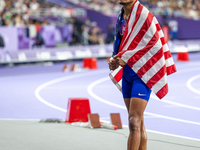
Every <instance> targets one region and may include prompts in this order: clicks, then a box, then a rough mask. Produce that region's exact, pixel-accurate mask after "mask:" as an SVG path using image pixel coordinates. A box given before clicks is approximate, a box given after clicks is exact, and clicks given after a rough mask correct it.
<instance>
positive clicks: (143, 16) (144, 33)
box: [109, 0, 176, 150]
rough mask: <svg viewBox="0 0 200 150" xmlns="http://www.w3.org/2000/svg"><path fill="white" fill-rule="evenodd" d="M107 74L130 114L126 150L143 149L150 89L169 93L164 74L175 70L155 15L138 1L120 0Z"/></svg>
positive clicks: (145, 146) (145, 145)
mask: <svg viewBox="0 0 200 150" xmlns="http://www.w3.org/2000/svg"><path fill="white" fill-rule="evenodd" d="M119 4H121V5H123V8H122V10H121V12H120V14H119V16H118V20H117V24H116V36H115V42H114V51H113V57H112V58H111V59H110V62H109V68H110V70H111V73H110V77H111V79H112V81H113V82H114V84H115V85H116V86H117V87H118V88H119V89H120V90H121V91H122V94H123V98H124V101H125V105H126V107H127V110H128V115H129V130H130V134H129V138H128V146H127V148H128V150H146V149H147V144H146V143H147V136H146V132H145V127H144V119H143V113H144V110H145V108H146V105H147V103H148V100H149V97H150V94H151V91H153V92H154V93H155V94H156V95H157V96H158V97H159V98H160V99H161V98H163V97H164V96H165V95H166V94H167V92H168V85H167V79H166V78H167V75H169V74H172V73H174V72H176V68H175V65H174V62H173V59H172V57H171V53H170V51H169V48H168V45H167V43H166V42H165V39H164V34H163V32H162V30H161V28H160V26H159V24H158V22H157V20H156V18H155V17H154V16H153V15H152V14H151V13H150V12H149V11H148V10H147V9H146V8H145V7H144V6H142V5H141V4H140V3H139V2H138V1H137V0H120V1H119Z"/></svg>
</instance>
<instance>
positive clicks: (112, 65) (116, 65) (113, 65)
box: [108, 59, 119, 70]
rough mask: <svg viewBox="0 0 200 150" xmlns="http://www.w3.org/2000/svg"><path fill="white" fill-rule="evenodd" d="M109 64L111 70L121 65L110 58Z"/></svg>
mask: <svg viewBox="0 0 200 150" xmlns="http://www.w3.org/2000/svg"><path fill="white" fill-rule="evenodd" d="M108 64H109V68H110V70H115V69H117V68H118V67H119V65H118V64H117V63H116V61H115V60H114V59H112V60H110V61H109V63H108Z"/></svg>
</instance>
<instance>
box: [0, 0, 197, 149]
mask: <svg viewBox="0 0 200 150" xmlns="http://www.w3.org/2000/svg"><path fill="white" fill-rule="evenodd" d="M117 1H118V0H0V84H1V86H0V91H1V93H2V94H1V95H0V139H1V140H0V145H1V146H0V149H1V148H2V150H5V149H6V150H12V149H30V150H34V149H38V148H37V147H35V145H37V144H38V145H39V149H45V150H46V149H53V150H54V149H61V148H63V147H64V146H65V145H66V142H67V141H68V144H69V145H71V144H72V145H73V146H72V147H73V148H72V149H73V150H74V149H84V148H82V145H84V144H86V147H87V146H88V147H90V146H91V147H92V148H88V149H91V150H93V149H97V148H94V147H98V145H100V146H102V145H103V146H104V147H105V148H104V149H109V150H110V149H112V148H109V146H107V145H106V144H105V145H104V144H102V143H106V142H107V144H108V145H109V144H111V145H112V144H113V143H114V145H115V147H116V149H125V148H124V147H125V146H126V138H127V137H126V136H124V135H125V133H126V132H128V129H127V128H126V131H123V130H122V131H119V133H118V134H115V135H114V134H113V135H112V136H111V135H109V136H108V138H105V137H104V136H105V135H108V133H110V134H112V133H111V132H107V131H105V132H104V131H103V132H99V131H97V132H98V133H95V135H98V134H101V136H100V137H101V139H100V138H99V137H98V138H97V139H100V141H101V142H97V141H96V139H95V138H93V135H94V134H93V133H91V132H96V131H90V133H89V130H84V131H82V129H77V128H74V127H73V128H72V127H70V126H68V130H67V131H66V126H63V127H62V128H60V127H61V126H58V125H54V126H55V128H54V127H53V126H48V125H38V124H37V125H36V124H35V122H26V121H27V120H25V121H24V120H23V121H21V122H20V121H19V120H20V119H37V123H38V119H44V118H47V117H55V118H62V119H64V118H65V113H66V109H65V108H66V106H67V99H68V97H77V95H78V96H83V97H87V96H88V97H89V98H91V99H95V98H94V97H92V96H91V95H89V94H88V91H87V86H88V85H89V84H90V83H93V82H94V81H95V82H96V81H98V80H99V78H103V77H104V78H105V76H106V77H107V76H108V72H109V69H108V64H107V60H108V58H109V57H110V56H111V55H112V51H113V40H114V33H115V23H116V19H117V15H118V13H119V11H120V9H121V6H120V5H118V2H117ZM139 1H140V3H142V4H143V5H145V6H146V7H147V8H148V9H149V10H150V11H151V12H152V13H153V14H154V15H155V16H156V18H157V19H158V21H159V23H160V25H161V27H162V29H163V31H164V34H165V36H166V40H167V41H168V45H169V47H170V51H171V53H172V56H173V58H174V60H175V63H176V66H177V69H178V73H177V74H176V75H172V77H171V76H170V78H169V79H170V81H169V82H170V84H169V86H170V89H171V93H170V94H169V95H168V96H167V100H166V99H165V100H163V101H162V102H160V101H157V100H152V101H151V102H150V104H149V107H148V109H147V111H149V112H152V113H148V112H147V114H145V117H146V119H147V129H149V130H153V131H156V132H158V133H156V134H157V135H151V134H154V132H152V133H151V132H148V134H149V135H150V136H149V137H150V139H151V141H150V144H149V145H150V146H149V147H150V149H151V150H158V149H159V150H161V149H162V150H169V149H170V150H179V149H181V150H197V149H199V139H200V137H199V135H200V133H199V132H200V130H199V125H200V123H199V117H196V116H198V114H199V99H200V97H199V85H200V84H199V79H200V78H199V70H200V69H199V66H200V63H199V57H200V0H139ZM178 54H183V55H180V56H181V57H180V58H178V57H177V55H178ZM178 56H179V55H178ZM188 56H189V59H188ZM86 58H95V59H96V60H97V63H98V64H97V65H98V67H96V68H98V70H96V72H95V71H94V70H92V71H94V72H92V71H91V70H89V71H88V72H87V71H86V73H85V72H83V74H82V73H80V72H67V73H63V72H62V71H64V70H65V69H69V68H67V65H69V66H70V65H71V66H73V65H72V64H77V65H79V67H80V66H82V65H83V64H82V63H83V60H85V59H86ZM179 59H180V61H179ZM105 60H106V61H105ZM181 60H183V61H184V62H181ZM188 61H190V62H188ZM66 64H67V65H66ZM46 65H48V67H44V66H46ZM69 66H68V67H69ZM74 67H75V66H74ZM80 68H81V67H80ZM80 68H79V69H80ZM96 68H95V69H96ZM81 69H82V68H81ZM81 69H80V70H81ZM181 73H182V75H181ZM86 75H87V77H86V78H84V79H85V80H83V79H82V76H84V77H85V76H86ZM79 76H80V77H79ZM193 76H194V77H193ZM78 77H79V78H78ZM55 78H56V79H55ZM104 78H103V79H104ZM68 79H74V80H72V81H68ZM64 80H67V81H64ZM187 80H188V81H187ZM60 81H63V82H61V83H59V84H57V85H52V86H49V85H50V84H48V82H52V83H57V82H60ZM109 81H110V80H109ZM109 81H107V80H106V82H105V85H103V86H102V85H100V86H99V87H98V88H97V90H96V91H95V92H97V93H98V92H99V93H98V94H99V95H101V97H104V98H105V99H110V102H111V103H112V102H113V103H116V104H117V103H119V104H121V105H122V107H123V105H124V103H123V101H122V98H121V97H120V96H121V93H120V92H118V91H117V89H115V90H116V93H115V94H113V93H114V92H115V91H114V90H113V89H114V85H113V86H112V87H111V86H109V85H110V84H111V83H110V82H109ZM189 81H190V82H189ZM193 81H195V82H193ZM186 82H187V84H188V85H189V87H190V90H189V89H188V88H187V87H186ZM188 82H189V83H188ZM44 83H45V84H44ZM191 83H192V85H193V86H194V87H195V89H194V88H193V87H191ZM80 84H81V85H80ZM44 85H45V86H49V87H48V88H47V89H45V90H44V91H43V92H41V94H42V96H43V97H45V99H48V101H46V102H45V100H41V99H42V98H40V97H39V98H38V97H36V95H37V94H36V92H35V95H34V91H35V90H36V88H37V90H38V87H39V89H40V90H41V89H42V88H43V86H44ZM79 85H80V86H79ZM188 85H187V86H188ZM41 87H42V88H41ZM106 88H108V90H106ZM66 89H67V92H66ZM98 89H100V90H98ZM102 89H103V90H102ZM191 89H193V91H192V90H191ZM37 90H36V91H37ZM110 90H113V93H112V94H113V95H109V94H110V93H109V92H110ZM38 93H39V92H38ZM49 93H50V94H49ZM108 97H109V98H108ZM113 97H114V98H113ZM152 99H155V98H154V97H153V98H152ZM38 100H39V101H40V102H39V101H38ZM168 100H169V101H168ZM41 102H42V103H41ZM110 102H108V103H110ZM50 103H52V104H55V106H56V109H52V107H53V108H54V107H55V106H52V104H50ZM44 104H45V105H44ZM91 105H92V112H96V113H99V114H100V117H101V118H103V119H105V120H106V119H107V121H108V120H109V119H110V118H109V117H108V116H107V115H109V113H110V111H111V110H113V111H116V112H118V111H119V112H120V113H121V115H122V117H123V119H122V122H123V123H125V125H127V119H126V117H127V112H126V110H125V109H123V110H120V109H118V108H115V107H114V108H113V107H112V106H110V105H107V104H105V103H102V102H99V101H92V102H91ZM49 106H50V107H49ZM57 106H59V107H57ZM155 106H156V109H155ZM111 108H112V109H111ZM60 110H61V111H60ZM182 112H185V113H184V114H182ZM152 114H153V115H152ZM155 114H156V115H155ZM158 114H159V115H158ZM163 118H164V119H163ZM178 118H180V119H178ZM9 119H11V120H12V121H13V122H9V121H8V120H9ZM13 119H14V120H13ZM15 119H16V120H15ZM17 119H19V120H17ZM159 119H161V121H160V120H159ZM162 119H163V120H162ZM29 121H30V120H29ZM14 122H15V123H14ZM176 123H177V124H176ZM181 123H182V124H181ZM190 125H191V126H190ZM30 128H31V129H33V130H31V131H30ZM70 130H71V131H70ZM79 130H81V131H80V132H78V133H77V132H76V131H79ZM26 131H27V132H26ZM63 131H64V132H63ZM74 131H75V132H76V134H77V135H79V136H78V137H76V136H75V134H74ZM57 132H59V135H58V134H57ZM122 132H125V133H123V134H122ZM161 132H162V133H167V134H160V133H161ZM82 133H83V134H84V135H81V134H82ZM67 134H72V135H73V134H74V136H73V137H71V136H66V135H67ZM86 134H87V135H88V137H86V136H85V135H86ZM171 134H173V135H175V138H174V136H173V135H172V136H171ZM27 135H29V137H31V138H30V139H29V138H26V137H27ZM40 135H42V136H40ZM121 135H122V136H121ZM47 136H48V137H47ZM119 136H120V138H121V139H123V143H121V142H120V141H119V142H116V141H117V139H118V137H119ZM160 136H163V137H160ZM16 137H18V139H17V140H13V139H15V138H16ZM38 137H39V138H38ZM102 137H103V138H102ZM124 137H125V138H124ZM172 137H173V138H172ZM120 138H119V139H120ZM193 138H194V139H193ZM46 139H47V141H46ZM77 139H78V140H79V141H78V142H80V141H82V145H77V144H76V143H77V142H76V141H77ZM112 139H113V140H114V141H112ZM119 139H118V140H119ZM180 139H181V140H180ZM20 140H21V141H23V142H24V143H23V144H21V145H20V144H19V143H21V142H19V141H20ZM48 140H49V141H48ZM56 140H57V141H59V140H60V141H61V142H60V143H59V142H57V143H54V142H55V141H56ZM89 140H94V141H93V142H91V143H92V144H93V145H92V144H91V143H89V142H88V141H89ZM156 140H157V141H156ZM159 140H160V141H159ZM40 141H43V143H42V144H41V143H40ZM110 141H111V142H110ZM163 141H164V142H163ZM13 142H14V143H13ZM34 142H35V143H34ZM95 142H96V143H95ZM2 145H3V146H2ZM41 145H42V146H41ZM163 145H164V146H163ZM188 145H189V146H188ZM23 146H24V147H23ZM77 146H78V147H79V148H77ZM100 146H99V149H102V148H101V147H100ZM112 146H113V145H112ZM112 146H111V147H112ZM168 146H169V147H168ZM58 147H59V148H58ZM97 150H98V149H97Z"/></svg>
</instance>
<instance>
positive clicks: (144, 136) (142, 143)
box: [139, 119, 147, 150]
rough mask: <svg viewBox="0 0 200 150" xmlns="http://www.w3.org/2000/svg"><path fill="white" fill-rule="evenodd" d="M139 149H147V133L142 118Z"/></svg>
mask: <svg viewBox="0 0 200 150" xmlns="http://www.w3.org/2000/svg"><path fill="white" fill-rule="evenodd" d="M139 150H147V134H146V130H145V127H144V119H142V124H141V141H140V148H139Z"/></svg>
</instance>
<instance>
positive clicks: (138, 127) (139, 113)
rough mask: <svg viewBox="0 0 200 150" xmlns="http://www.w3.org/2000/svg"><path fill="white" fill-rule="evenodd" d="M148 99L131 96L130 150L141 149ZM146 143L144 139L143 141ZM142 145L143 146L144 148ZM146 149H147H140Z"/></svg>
mask: <svg viewBox="0 0 200 150" xmlns="http://www.w3.org/2000/svg"><path fill="white" fill-rule="evenodd" d="M147 103H148V102H147V101H146V100H143V99H140V98H131V99H130V105H129V130H130V134H129V139H128V150H139V148H140V145H141V139H143V137H142V134H141V133H142V130H143V129H144V128H143V127H144V126H143V113H144V110H145V108H146V105H147ZM142 142H143V144H145V142H144V141H142ZM144 147H145V146H142V147H141V148H144ZM140 150H145V149H140Z"/></svg>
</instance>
